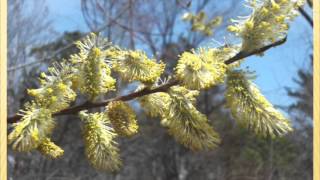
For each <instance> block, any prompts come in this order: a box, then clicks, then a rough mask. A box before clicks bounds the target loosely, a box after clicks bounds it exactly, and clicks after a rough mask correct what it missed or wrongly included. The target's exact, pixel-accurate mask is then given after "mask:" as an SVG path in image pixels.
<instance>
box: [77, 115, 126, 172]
mask: <svg viewBox="0 0 320 180" xmlns="http://www.w3.org/2000/svg"><path fill="white" fill-rule="evenodd" d="M79 116H80V119H81V120H82V122H83V138H84V143H85V153H86V156H87V158H88V160H89V161H90V163H91V165H92V166H93V167H95V168H96V169H98V170H103V171H111V172H112V171H117V170H119V169H120V166H121V164H122V163H121V160H120V155H119V148H118V143H117V142H116V141H114V138H116V137H117V134H116V133H115V131H114V129H113V128H112V125H111V123H110V121H109V119H108V117H107V116H106V115H105V113H87V112H86V111H81V112H80V113H79Z"/></svg>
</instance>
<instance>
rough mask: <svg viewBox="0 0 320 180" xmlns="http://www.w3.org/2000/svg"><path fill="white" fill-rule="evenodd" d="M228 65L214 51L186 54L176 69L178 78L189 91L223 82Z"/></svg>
mask: <svg viewBox="0 0 320 180" xmlns="http://www.w3.org/2000/svg"><path fill="white" fill-rule="evenodd" d="M225 71H226V65H225V64H224V62H223V61H220V60H219V59H216V57H215V53H214V51H213V50H205V49H199V52H198V53H196V52H194V51H193V52H192V53H190V52H184V53H183V54H182V55H181V56H180V58H179V61H178V64H177V67H176V77H177V79H178V80H180V81H181V82H182V84H183V85H184V86H185V87H186V88H188V89H197V90H200V89H206V88H210V87H212V86H213V85H216V84H218V83H221V82H223V80H224V75H225Z"/></svg>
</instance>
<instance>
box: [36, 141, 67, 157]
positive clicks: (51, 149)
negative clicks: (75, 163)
mask: <svg viewBox="0 0 320 180" xmlns="http://www.w3.org/2000/svg"><path fill="white" fill-rule="evenodd" d="M37 150H38V151H39V152H40V153H41V154H43V155H45V156H47V157H49V158H52V159H57V158H60V157H61V156H62V155H63V153H64V150H63V149H61V148H60V147H59V146H57V145H56V144H55V143H53V142H52V141H51V140H50V139H49V138H45V139H44V140H43V141H42V142H41V143H40V144H39V146H38V148H37Z"/></svg>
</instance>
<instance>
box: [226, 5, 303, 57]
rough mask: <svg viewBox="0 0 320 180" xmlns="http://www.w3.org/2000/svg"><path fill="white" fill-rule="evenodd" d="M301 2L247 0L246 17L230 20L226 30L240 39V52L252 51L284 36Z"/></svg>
mask: <svg viewBox="0 0 320 180" xmlns="http://www.w3.org/2000/svg"><path fill="white" fill-rule="evenodd" d="M303 3H304V1H303V0H248V3H247V7H249V8H250V9H252V13H251V15H250V16H248V17H242V18H240V19H238V20H232V21H233V22H234V25H231V26H229V27H228V30H229V31H231V32H234V33H235V34H236V35H237V36H239V37H241V38H242V41H243V42H242V50H243V51H249V52H250V51H252V50H254V49H258V48H261V47H263V46H264V45H266V44H268V43H272V42H275V41H277V40H279V39H282V38H284V37H285V36H286V34H287V31H288V28H289V25H288V22H289V21H290V20H292V19H293V18H294V17H295V16H296V15H297V14H298V11H297V10H298V8H299V7H300V6H302V5H303Z"/></svg>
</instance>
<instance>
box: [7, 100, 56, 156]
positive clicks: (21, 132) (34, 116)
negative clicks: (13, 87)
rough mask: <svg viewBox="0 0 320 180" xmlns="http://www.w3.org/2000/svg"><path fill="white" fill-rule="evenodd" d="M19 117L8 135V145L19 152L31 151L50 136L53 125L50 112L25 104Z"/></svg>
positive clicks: (34, 105) (32, 104)
mask: <svg viewBox="0 0 320 180" xmlns="http://www.w3.org/2000/svg"><path fill="white" fill-rule="evenodd" d="M21 115H22V118H21V120H20V121H19V122H17V123H14V124H13V130H12V131H11V132H10V134H9V135H8V144H12V149H13V150H16V151H19V152H26V151H31V150H33V149H36V148H37V147H38V146H39V144H40V143H41V142H42V141H43V140H44V138H45V137H47V136H48V135H50V134H51V132H52V130H53V128H54V126H55V123H54V121H53V118H52V116H51V111H50V110H48V109H43V108H40V107H38V106H37V105H36V104H34V103H31V104H27V105H26V107H25V110H21Z"/></svg>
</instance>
